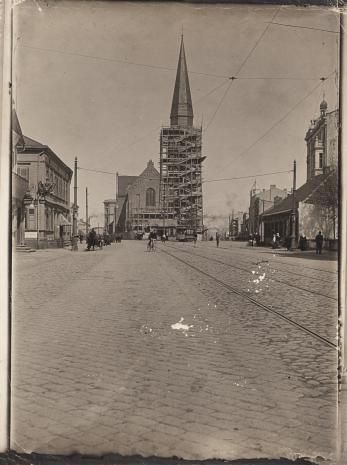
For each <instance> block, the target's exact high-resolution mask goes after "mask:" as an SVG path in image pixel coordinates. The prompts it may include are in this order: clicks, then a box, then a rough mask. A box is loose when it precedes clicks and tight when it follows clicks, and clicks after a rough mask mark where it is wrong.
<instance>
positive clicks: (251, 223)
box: [248, 184, 288, 235]
mask: <svg viewBox="0 0 347 465" xmlns="http://www.w3.org/2000/svg"><path fill="white" fill-rule="evenodd" d="M287 195H288V192H287V189H280V188H279V187H277V186H276V184H271V185H270V188H269V189H262V190H261V189H256V188H255V187H253V188H252V190H251V192H250V204H249V215H248V229H249V230H248V233H249V234H255V233H259V234H260V235H261V234H262V230H261V229H262V225H261V222H260V215H261V214H262V213H264V212H266V211H267V210H269V209H271V208H272V207H273V206H274V205H275V203H276V202H279V201H280V200H282V199H284V198H286V197H287Z"/></svg>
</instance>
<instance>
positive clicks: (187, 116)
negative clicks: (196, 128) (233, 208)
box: [170, 36, 193, 126]
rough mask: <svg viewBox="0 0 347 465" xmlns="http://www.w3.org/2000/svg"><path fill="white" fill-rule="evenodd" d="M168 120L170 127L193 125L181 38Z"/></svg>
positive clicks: (190, 98)
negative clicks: (169, 120)
mask: <svg viewBox="0 0 347 465" xmlns="http://www.w3.org/2000/svg"><path fill="white" fill-rule="evenodd" d="M170 119H171V125H179V126H192V125H193V105H192V97H191V93H190V86H189V79H188V69H187V63H186V55H185V51H184V43H183V36H182V39H181V48H180V55H179V58H178V66H177V73H176V81H175V89H174V93H173V98H172V105H171V114H170Z"/></svg>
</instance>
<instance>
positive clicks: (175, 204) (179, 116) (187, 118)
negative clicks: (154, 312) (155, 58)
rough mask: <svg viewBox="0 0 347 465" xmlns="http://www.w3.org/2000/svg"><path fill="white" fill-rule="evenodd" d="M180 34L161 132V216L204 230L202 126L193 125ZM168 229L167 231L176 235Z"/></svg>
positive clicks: (183, 227)
mask: <svg viewBox="0 0 347 465" xmlns="http://www.w3.org/2000/svg"><path fill="white" fill-rule="evenodd" d="M193 117H194V115H193V105H192V98H191V93H190V86H189V78H188V70H187V63H186V57H185V50H184V43H183V36H182V39H181V48H180V53H179V59H178V66H177V74H176V81H175V88H174V93H173V98H172V105H171V114H170V126H165V127H163V128H162V129H161V132H160V204H161V209H162V211H163V214H164V218H165V219H167V220H169V221H171V220H172V218H174V219H175V221H176V224H175V225H174V226H173V227H175V228H176V229H179V230H180V231H184V230H187V229H191V230H195V231H196V232H197V233H198V234H201V233H202V232H203V203H202V162H203V161H204V159H205V157H203V156H202V154H201V144H202V129H201V128H197V127H194V126H193ZM175 233H176V232H175V231H171V230H170V235H175Z"/></svg>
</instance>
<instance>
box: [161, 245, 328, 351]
mask: <svg viewBox="0 0 347 465" xmlns="http://www.w3.org/2000/svg"><path fill="white" fill-rule="evenodd" d="M170 248H171V247H170ZM172 248H174V249H176V247H172ZM165 249H166V248H165ZM165 249H164V248H163V247H161V249H160V250H161V252H163V253H165V254H166V255H168V256H170V257H172V258H173V259H175V260H177V261H178V262H180V263H183V264H184V265H185V266H187V267H189V268H191V269H192V270H194V271H196V272H198V273H200V274H202V275H204V276H205V277H207V278H209V279H211V280H213V281H214V282H216V283H217V284H218V285H219V286H221V287H223V288H224V289H226V290H228V291H229V292H232V293H233V294H236V295H238V296H240V297H242V298H243V299H245V300H247V301H249V302H251V303H252V304H253V305H255V306H256V307H259V308H261V309H262V310H264V311H266V312H268V313H271V314H272V315H275V316H276V317H278V318H280V319H282V320H283V321H285V322H286V323H287V324H289V325H291V326H293V327H295V328H296V329H298V330H300V331H302V332H304V333H306V334H308V335H309V336H311V337H312V338H314V339H316V340H318V341H320V342H321V343H322V344H324V345H326V346H328V347H329V348H331V349H334V350H336V348H337V344H335V343H334V342H332V341H330V340H329V339H327V338H325V337H323V336H321V335H320V334H318V333H316V332H315V331H312V330H311V329H309V328H307V327H306V326H304V325H302V324H301V323H298V322H297V321H295V320H292V319H291V318H289V317H287V316H285V315H283V314H282V313H280V312H278V311H277V310H274V309H273V308H271V307H269V306H268V305H265V304H263V303H261V302H259V301H258V300H256V299H254V298H253V297H251V296H249V295H247V294H246V293H244V292H243V291H240V290H239V289H236V288H234V287H233V286H231V285H230V284H227V283H225V282H224V281H221V280H220V279H218V278H216V277H215V276H213V275H211V274H210V273H207V272H206V271H204V270H202V269H200V268H198V267H197V266H195V265H193V264H191V263H189V262H187V261H186V260H184V259H183V258H180V257H177V255H175V254H173V253H171V252H169V251H168V250H167V249H166V250H165ZM176 250H180V249H176Z"/></svg>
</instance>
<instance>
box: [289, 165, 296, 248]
mask: <svg viewBox="0 0 347 465" xmlns="http://www.w3.org/2000/svg"><path fill="white" fill-rule="evenodd" d="M295 190H296V160H294V165H293V193H292V214H291V235H290V250H294V249H295V239H296V238H295V230H296V201H295Z"/></svg>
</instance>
